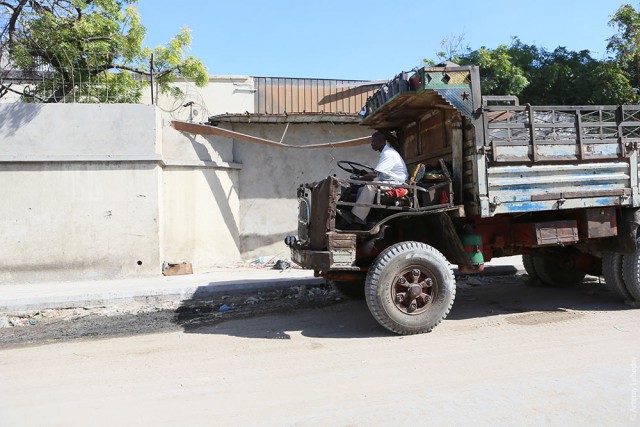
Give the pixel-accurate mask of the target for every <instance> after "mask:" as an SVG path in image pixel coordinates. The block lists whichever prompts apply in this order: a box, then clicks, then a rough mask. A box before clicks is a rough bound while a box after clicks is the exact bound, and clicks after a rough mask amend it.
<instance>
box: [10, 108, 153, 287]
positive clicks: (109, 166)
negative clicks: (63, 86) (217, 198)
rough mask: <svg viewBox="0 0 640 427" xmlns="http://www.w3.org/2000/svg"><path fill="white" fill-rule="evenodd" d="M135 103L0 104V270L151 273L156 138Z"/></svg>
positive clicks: (34, 276)
mask: <svg viewBox="0 0 640 427" xmlns="http://www.w3.org/2000/svg"><path fill="white" fill-rule="evenodd" d="M158 118H159V116H158V115H157V114H156V110H155V109H154V108H153V107H150V106H144V105H126V106H125V105H78V104H66V105H65V104H62V105H33V104H9V105H0V141H1V144H0V182H1V183H2V185H1V186H0V200H2V201H3V203H2V205H0V235H2V237H3V244H2V245H0V280H1V281H2V282H12V281H49V280H78V279H91V278H105V277H107V278H108V277H127V276H141V275H156V274H158V273H159V271H160V246H159V232H160V228H159V221H160V216H159V215H160V212H159V208H158V206H159V191H158V188H159V183H160V177H161V169H160V166H159V159H160V158H161V157H160V145H159V144H160V140H159V138H158V126H157V123H158V122H159V120H158Z"/></svg>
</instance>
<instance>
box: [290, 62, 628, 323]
mask: <svg viewBox="0 0 640 427" xmlns="http://www.w3.org/2000/svg"><path fill="white" fill-rule="evenodd" d="M361 124H362V125H364V126H368V127H369V128H371V129H374V130H379V131H382V132H384V133H385V134H386V135H387V136H388V139H389V140H390V141H391V142H392V145H393V146H394V147H395V148H396V149H397V150H398V151H399V152H400V154H401V155H402V157H403V158H404V159H405V161H406V163H407V167H408V170H409V172H410V175H411V177H412V179H411V180H410V181H408V182H407V183H405V184H404V185H401V186H397V187H401V188H403V189H404V190H402V192H400V194H401V195H400V196H399V195H398V193H399V192H397V191H396V192H389V191H388V190H389V189H388V188H387V187H384V186H383V184H376V183H375V182H374V183H373V185H377V186H378V187H379V189H378V191H377V196H376V198H375V200H374V202H373V203H372V204H371V208H372V210H371V212H372V213H371V214H370V224H369V225H368V226H367V227H363V228H362V229H355V230H354V229H351V228H350V227H346V226H345V223H344V222H341V218H340V213H341V211H342V210H345V209H351V208H352V207H353V206H354V205H356V201H355V197H354V194H355V193H356V192H357V189H358V187H359V186H362V185H364V184H372V183H370V182H366V183H365V182H362V181H359V180H358V175H359V174H361V173H363V172H364V170H363V166H364V165H359V164H357V163H353V162H349V161H346V162H342V163H341V164H340V166H341V167H342V168H343V169H345V170H347V171H348V172H350V174H351V175H350V176H349V177H346V178H339V177H336V176H329V177H327V178H326V179H324V180H322V181H320V182H316V183H311V184H302V185H301V186H300V187H299V189H298V195H297V196H298V202H299V210H298V224H299V227H298V235H297V236H289V237H287V239H286V243H287V245H289V246H290V247H291V251H292V259H293V261H294V262H296V263H297V264H299V265H301V266H302V267H304V268H309V269H314V270H315V273H316V275H318V276H322V277H325V278H326V279H327V280H330V281H333V282H334V283H335V284H336V286H337V287H338V288H339V289H341V290H343V291H344V292H345V293H349V294H357V293H364V296H365V298H366V300H367V304H368V306H369V309H370V311H371V313H372V314H373V316H374V317H375V318H376V320H377V321H378V322H379V323H380V324H381V325H382V326H384V327H386V328H387V329H389V330H391V331H393V332H395V333H399V334H412V333H420V332H428V331H430V330H431V329H432V328H433V327H435V326H436V325H437V324H438V323H440V321H442V320H443V319H444V318H445V317H446V315H447V314H448V312H449V310H450V309H451V306H452V304H453V301H454V299H455V278H454V275H453V273H452V269H451V266H450V265H451V264H454V265H457V266H458V269H459V270H460V271H461V272H465V273H473V272H481V271H482V269H483V266H484V263H485V262H487V261H489V260H491V259H492V258H494V257H503V256H511V255H517V254H521V255H522V256H523V263H524V265H525V268H526V270H527V272H528V273H529V276H530V278H531V280H530V283H532V284H542V285H548V286H570V285H573V284H576V283H579V282H580V281H581V280H582V279H583V278H584V276H585V275H586V274H593V275H600V274H603V275H604V277H605V280H606V283H607V285H608V286H610V287H611V289H612V291H613V292H615V293H616V295H617V296H619V297H620V298H621V299H630V300H636V301H639V300H640V252H639V251H638V249H637V244H636V239H637V237H638V236H637V234H638V233H637V231H638V226H639V225H640V224H639V222H640V221H639V219H640V218H639V215H638V208H639V207H640V194H639V183H638V178H639V174H640V170H639V165H638V147H639V144H640V106H637V105H623V106H603V105H596V106H531V105H520V104H519V102H518V99H517V98H516V97H512V96H503V97H495V96H482V93H481V88H480V78H479V70H478V68H477V67H473V66H472V67H458V66H453V67H424V68H422V69H419V70H417V71H416V72H415V73H414V74H413V75H412V76H409V75H408V74H406V73H401V74H400V75H398V76H396V78H394V79H393V80H391V81H390V82H388V83H387V84H386V85H384V86H383V87H382V88H381V89H380V90H379V91H378V92H376V93H375V94H374V95H372V96H371V97H370V98H369V99H368V100H367V105H366V115H365V117H364V118H363V120H362V122H361ZM387 185H388V184H387ZM405 193H406V194H405Z"/></svg>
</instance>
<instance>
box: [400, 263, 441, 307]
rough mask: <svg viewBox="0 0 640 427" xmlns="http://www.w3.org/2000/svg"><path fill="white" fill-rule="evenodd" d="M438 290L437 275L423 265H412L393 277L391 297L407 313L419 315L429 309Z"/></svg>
mask: <svg viewBox="0 0 640 427" xmlns="http://www.w3.org/2000/svg"><path fill="white" fill-rule="evenodd" d="M437 291H438V286H437V280H436V277H435V275H434V274H433V273H432V272H431V271H430V270H428V269H426V268H424V267H421V266H417V265H414V266H410V267H407V268H405V269H404V270H402V271H401V272H400V273H399V274H397V275H396V276H395V277H394V278H393V284H392V285H391V298H392V300H393V303H394V304H395V306H396V308H397V309H398V310H400V311H401V312H403V313H405V314H410V315H418V314H422V313H424V312H425V311H427V310H429V307H431V305H432V303H433V300H434V299H435V298H436V295H437Z"/></svg>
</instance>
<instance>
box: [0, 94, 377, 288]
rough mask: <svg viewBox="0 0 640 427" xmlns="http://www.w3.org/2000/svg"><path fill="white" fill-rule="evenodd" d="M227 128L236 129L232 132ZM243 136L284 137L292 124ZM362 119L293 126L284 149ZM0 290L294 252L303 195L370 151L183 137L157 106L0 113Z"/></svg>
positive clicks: (3, 108)
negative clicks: (304, 188) (301, 188)
mask: <svg viewBox="0 0 640 427" xmlns="http://www.w3.org/2000/svg"><path fill="white" fill-rule="evenodd" d="M228 127H230V126H229V125H228ZM233 130H236V131H240V132H243V133H247V134H251V135H255V136H259V137H262V138H266V139H272V140H276V141H279V140H280V139H281V138H282V135H283V133H284V130H285V126H284V125H275V124H270V125H267V124H256V123H254V124H237V125H235V127H234V128H233ZM368 134H369V131H368V130H367V129H364V128H360V127H358V126H356V125H332V124H295V125H294V124H292V125H290V126H289V129H288V130H287V132H286V135H285V138H284V142H285V143H287V144H293V145H306V144H310V143H321V142H331V141H340V140H345V139H352V138H357V137H360V136H364V135H368ZM0 141H2V144H0V182H1V183H2V185H1V186H0V198H1V200H2V201H3V203H2V204H1V205H0V235H2V236H3V244H2V245H0V282H2V283H11V282H36V281H59V280H86V279H104V278H120V277H137V276H155V275H159V274H160V273H161V266H162V263H163V262H169V263H177V262H181V261H187V262H191V263H192V264H193V267H194V271H195V272H204V271H207V270H209V269H211V268H212V267H215V266H219V265H226V264H228V263H233V262H237V261H240V260H251V259H254V258H255V257H257V256H261V255H273V256H280V257H283V258H284V257H288V256H289V252H288V249H287V248H286V247H285V246H284V244H283V243H282V240H283V238H284V237H285V236H286V235H288V234H295V230H296V226H297V204H296V199H295V198H296V188H297V186H298V185H299V184H300V183H303V182H312V181H317V180H319V179H322V178H324V177H326V176H327V175H329V174H333V173H337V174H341V175H342V176H346V173H345V172H342V171H340V170H339V169H338V168H337V167H336V165H335V163H336V161H337V160H341V159H349V160H355V161H359V162H363V163H370V164H371V163H374V162H375V159H376V153H374V152H373V151H372V150H371V149H370V147H368V146H367V145H362V146H359V147H353V148H348V149H341V148H327V149H296V148H280V147H270V146H265V145H261V144H255V143H248V142H245V141H240V140H233V139H229V138H222V137H214V136H208V137H203V136H194V135H189V134H184V133H181V132H177V131H175V130H174V129H172V128H171V127H170V120H169V118H167V117H163V115H162V114H161V112H160V111H159V110H158V109H156V108H155V107H153V106H148V105H106V104H100V105H87V104H54V105H43V104H35V105H34V104H21V103H16V104H5V105H0Z"/></svg>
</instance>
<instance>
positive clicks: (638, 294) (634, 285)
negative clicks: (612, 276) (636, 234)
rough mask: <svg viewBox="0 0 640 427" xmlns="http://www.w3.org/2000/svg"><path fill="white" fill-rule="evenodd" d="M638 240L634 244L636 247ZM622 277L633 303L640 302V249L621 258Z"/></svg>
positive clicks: (639, 240)
mask: <svg viewBox="0 0 640 427" xmlns="http://www.w3.org/2000/svg"><path fill="white" fill-rule="evenodd" d="M638 244H640V239H638V241H637V242H636V247H638ZM622 277H623V278H624V285H625V287H626V289H627V291H628V292H629V295H630V296H631V298H632V299H633V300H634V301H640V249H636V250H635V251H633V253H630V254H625V255H623V257H622Z"/></svg>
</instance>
